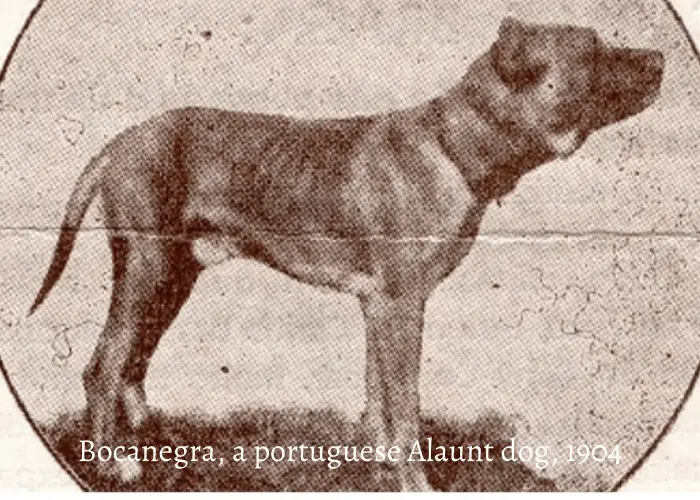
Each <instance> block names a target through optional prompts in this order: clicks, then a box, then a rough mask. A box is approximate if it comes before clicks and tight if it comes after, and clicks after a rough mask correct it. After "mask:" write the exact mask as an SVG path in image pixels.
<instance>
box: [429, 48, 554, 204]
mask: <svg viewBox="0 0 700 500" xmlns="http://www.w3.org/2000/svg"><path fill="white" fill-rule="evenodd" d="M502 87H503V84H502V83H501V82H500V80H499V78H498V76H497V75H496V74H495V71H494V70H493V67H492V66H491V63H490V58H489V55H488V54H487V55H485V56H482V57H481V58H480V59H478V60H477V61H476V62H475V63H474V64H473V65H472V66H471V67H470V69H469V72H468V73H467V75H466V76H465V77H464V78H463V79H462V81H461V82H460V83H459V84H458V85H457V86H455V87H453V88H452V89H451V90H450V91H449V92H447V94H446V95H445V96H443V97H441V98H438V99H435V100H434V101H433V102H432V103H431V106H432V107H433V109H434V113H436V114H437V115H438V116H439V119H438V120H436V123H437V124H438V128H437V131H436V135H437V138H438V140H439V141H440V143H441V146H442V148H443V150H444V151H445V153H446V154H447V155H448V156H449V157H450V159H451V160H452V161H453V162H454V163H455V164H457V165H458V166H459V167H460V169H461V171H462V175H463V176H464V179H465V181H466V182H467V184H468V185H469V186H470V187H471V189H472V191H473V193H474V194H475V195H477V196H478V197H479V198H481V199H482V200H484V201H490V200H493V199H497V198H500V197H502V196H505V195H506V194H508V193H509V192H510V191H512V190H513V189H514V188H515V186H516V185H517V183H518V180H519V179H520V178H521V177H522V176H523V175H524V174H525V173H527V172H529V171H531V170H533V169H534V168H536V167H538V166H539V165H542V164H543V163H546V162H548V161H551V160H552V159H554V155H553V154H552V153H551V152H549V151H546V150H545V149H544V148H543V147H542V145H541V144H540V143H538V142H536V141H534V140H533V139H532V138H531V137H529V136H528V135H527V134H526V133H524V132H523V131H522V130H519V129H517V128H516V127H515V126H514V125H513V124H512V123H509V122H508V121H507V120H505V119H503V116H502V115H503V113H502V111H503V110H502V109H499V103H500V102H502V97H501V95H500V94H502V92H501V91H502V90H503V89H502Z"/></svg>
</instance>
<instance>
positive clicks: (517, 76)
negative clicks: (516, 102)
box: [491, 17, 547, 91]
mask: <svg viewBox="0 0 700 500" xmlns="http://www.w3.org/2000/svg"><path fill="white" fill-rule="evenodd" d="M531 36H532V34H531V32H530V30H529V29H528V27H527V25H525V24H524V23H522V22H520V21H518V20H517V19H514V18H512V17H507V18H505V19H504V20H503V22H502V23H501V27H500V28H499V30H498V40H497V41H496V43H495V44H494V45H493V47H492V48H491V58H492V64H493V67H494V69H495V71H496V73H497V74H498V76H499V77H500V78H501V80H502V81H503V83H505V84H506V85H507V86H508V87H510V88H511V89H513V90H516V91H517V90H522V89H524V88H526V87H528V86H530V85H533V84H535V83H537V82H538V81H539V80H540V78H541V77H542V76H543V75H544V72H545V70H546V69H547V68H546V67H545V66H544V65H542V64H536V63H535V62H534V61H532V59H531V57H530V55H529V51H528V38H529V37H531Z"/></svg>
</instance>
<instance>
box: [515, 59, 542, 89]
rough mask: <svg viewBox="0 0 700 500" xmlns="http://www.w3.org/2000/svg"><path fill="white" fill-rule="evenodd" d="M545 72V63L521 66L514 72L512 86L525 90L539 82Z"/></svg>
mask: <svg viewBox="0 0 700 500" xmlns="http://www.w3.org/2000/svg"><path fill="white" fill-rule="evenodd" d="M546 73H547V65H546V64H538V65H535V66H528V67H525V68H522V69H521V70H519V71H518V72H517V73H516V74H515V78H514V79H513V82H512V83H513V87H514V88H515V89H516V90H525V89H526V88H528V87H532V86H534V85H536V84H537V83H539V82H540V81H541V80H542V78H543V77H544V75H545V74H546Z"/></svg>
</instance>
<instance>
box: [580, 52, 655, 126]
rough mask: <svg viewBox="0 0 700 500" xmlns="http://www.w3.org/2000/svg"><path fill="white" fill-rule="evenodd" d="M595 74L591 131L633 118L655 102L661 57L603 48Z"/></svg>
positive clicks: (648, 53)
mask: <svg viewBox="0 0 700 500" xmlns="http://www.w3.org/2000/svg"><path fill="white" fill-rule="evenodd" d="M596 73H597V75H596V84H595V86H594V91H593V94H594V95H593V110H592V111H593V120H592V127H591V129H592V130H596V129H599V128H602V127H604V126H606V125H609V124H612V123H615V122H618V121H620V120H623V119H625V118H628V117H630V116H633V115H636V114H637V113H640V112H641V111H643V110H644V109H646V108H647V107H649V106H650V105H651V104H652V103H653V102H654V101H655V100H656V98H657V97H658V95H659V91H660V89H661V82H662V80H663V74H664V56H663V54H662V53H661V52H659V51H656V50H641V49H617V48H606V49H604V50H603V51H602V53H601V54H600V57H599V59H598V64H597V71H596Z"/></svg>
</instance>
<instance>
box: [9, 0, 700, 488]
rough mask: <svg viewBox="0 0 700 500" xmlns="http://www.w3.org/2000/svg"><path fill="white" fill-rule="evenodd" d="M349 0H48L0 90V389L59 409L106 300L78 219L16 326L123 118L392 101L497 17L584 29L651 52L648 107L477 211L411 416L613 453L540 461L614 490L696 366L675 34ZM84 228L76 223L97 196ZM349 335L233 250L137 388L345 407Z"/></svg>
mask: <svg viewBox="0 0 700 500" xmlns="http://www.w3.org/2000/svg"><path fill="white" fill-rule="evenodd" d="M351 5H352V6H350V5H348V2H343V1H330V0H317V1H295V2H284V1H281V0H280V1H276V0H275V1H270V0H267V1H258V2H252V1H249V0H245V1H237V2H235V3H231V5H228V4H227V5H225V6H222V3H221V2H216V1H214V0H210V1H201V0H199V1H187V0H174V1H169V2H151V3H150V4H144V2H141V1H140V0H139V1H137V0H120V1H119V2H114V1H112V0H109V1H108V0H95V1H92V2H79V1H77V0H76V1H71V0H48V1H47V4H46V5H45V7H43V8H42V10H41V11H40V13H39V15H38V16H37V18H36V20H35V22H34V23H33V25H32V27H31V29H30V30H29V31H28V34H27V36H26V37H25V38H24V39H23V41H22V43H21V44H20V46H19V49H18V51H17V53H16V56H15V58H14V60H13V62H12V65H11V66H10V69H9V72H8V74H7V78H6V81H5V82H3V83H2V86H1V87H0V179H2V180H1V181H0V227H2V228H3V230H2V232H0V239H2V242H1V243H0V244H1V245H2V248H3V249H4V251H3V252H2V254H1V255H0V357H2V360H3V362H4V363H5V366H6V368H7V370H8V372H9V373H10V378H11V381H12V383H13V384H14V385H15V387H16V389H17V390H18V391H19V393H20V395H21V397H22V399H23V400H24V401H25V403H26V404H27V406H28V408H29V412H30V415H31V416H32V417H33V418H35V419H38V420H40V421H47V420H50V419H52V418H54V417H55V416H56V415H57V414H59V413H61V412H64V411H70V410H73V409H77V408H80V407H81V406H82V405H83V404H84V399H83V392H82V387H81V385H80V372H81V370H82V368H83V366H84V365H85V363H86V362H87V359H88V357H89V355H90V353H91V352H92V349H93V347H94V344H95V341H96V339H97V336H98V334H99V331H100V326H101V324H102V323H103V322H104V319H105V315H106V306H107V300H108V297H109V286H110V283H109V273H110V269H109V255H108V251H107V246H106V244H105V240H104V235H103V234H102V232H101V231H99V230H93V231H86V232H85V233H83V235H82V236H81V237H80V239H79V242H78V245H77V247H76V249H75V251H74V253H73V256H72V259H71V263H70V264H69V267H68V269H67V272H66V273H65V275H64V278H63V279H62V281H61V282H60V284H59V285H58V286H57V287H56V290H55V292H54V293H53V295H52V296H51V298H50V300H49V301H48V302H47V304H46V305H45V306H44V307H43V308H42V310H41V311H40V312H39V313H38V314H37V315H36V316H35V317H33V318H31V319H29V320H27V319H25V318H24V315H25V311H26V310H27V308H28V306H29V304H30V303H31V301H32V299H33V297H34V294H35V291H36V290H37V289H38V286H39V284H40V282H41V279H42V277H43V273H44V272H45V271H46V268H47V266H48V263H49V260H50V254H51V251H52V249H53V245H54V243H55V239H56V232H55V228H56V226H57V225H58V223H59V222H60V219H61V216H62V213H63V207H64V204H65V202H66V200H67V198H68V195H69V193H70V190H71V188H72V185H73V183H74V181H75V179H76V178H77V176H78V174H79V173H80V171H81V170H82V169H83V168H84V166H85V165H86V163H87V161H88V159H89V158H90V156H92V155H94V154H95V153H97V152H98V151H99V150H100V148H101V147H102V146H103V145H104V143H105V142H106V141H107V140H108V139H109V138H110V137H112V136H113V135H114V134H115V133H117V132H118V131H120V130H122V129H123V128H125V127H126V126H129V125H131V124H135V123H138V122H139V121H140V120H142V119H144V118H146V117H148V116H150V115H152V114H153V113H155V112H157V111H161V110H165V109H169V108H172V107H176V106H180V105H185V104H188V105H206V106H218V107H226V108H235V109H245V110H254V111H265V112H283V113H287V114H292V115H296V116H305V117H309V116H341V115H351V114H358V113H371V112H380V111H385V110H388V109H392V108H395V107H404V106H409V105H412V104H417V103H419V102H421V101H423V100H425V99H428V98H430V97H432V96H434V95H437V94H439V93H441V92H443V91H444V90H445V89H447V88H449V87H450V86H451V85H453V84H454V83H455V82H456V81H457V79H458V78H459V77H461V76H462V74H463V73H464V72H465V71H466V68H467V66H468V64H469V63H470V62H471V61H472V60H473V59H474V58H475V57H476V56H477V55H478V54H480V53H482V52H483V51H485V50H487V48H488V46H489V45H490V43H492V41H493V40H494V38H495V33H496V30H497V28H498V24H499V22H500V20H501V19H502V18H503V17H504V16H505V15H506V14H511V15H516V16H518V17H521V18H524V19H526V20H531V21H556V22H565V23H573V24H580V25H590V26H593V27H595V28H597V29H599V30H600V32H601V34H602V36H603V37H604V38H605V39H606V40H608V41H610V42H611V43H616V44H624V45H631V46H644V47H651V48H658V49H660V50H663V51H664V53H665V54H666V56H667V60H668V66H667V78H666V80H665V84H664V87H663V89H662V95H661V98H660V99H659V101H658V102H657V103H656V104H655V106H654V107H653V109H650V110H648V111H646V112H644V113H643V114H642V115H639V116H638V117H635V118H633V119H630V120H629V121H627V122H625V123H624V124H622V125H618V126H615V127H611V128H609V129H608V130H606V131H604V132H602V133H599V134H598V135H596V136H593V137H592V138H591V139H590V140H589V142H588V143H587V144H586V145H585V146H584V148H583V149H582V150H581V151H580V152H579V153H578V154H577V155H576V156H575V157H574V158H572V159H571V160H569V161H567V162H555V163H552V164H549V165H547V166H545V167H543V168H541V169H540V170H539V171H537V172H535V173H533V174H531V175H529V176H528V177H526V178H525V179H524V180H523V182H522V183H521V185H520V186H519V188H518V189H517V190H516V191H515V192H514V193H513V194H512V195H511V196H509V197H507V198H506V199H505V200H504V203H503V205H502V206H501V207H497V206H495V205H494V206H493V207H492V208H491V209H490V211H489V213H488V215H487V217H486V220H485V222H484V224H483V226H482V234H481V238H480V240H479V242H478V244H477V245H476V246H475V248H474V250H473V252H472V254H471V255H470V257H469V258H468V259H467V260H466V261H465V262H464V263H463V265H462V266H461V267H460V268H459V269H458V271H457V272H456V274H455V275H454V276H453V278H452V279H450V280H449V281H447V282H446V283H445V284H444V285H443V286H442V287H441V288H440V289H439V290H438V291H437V292H436V294H435V295H434V297H433V299H432V301H431V303H430V305H429V310H428V320H427V325H426V336H425V355H424V364H423V373H422V385H421V391H422V397H423V407H424V410H425V411H426V412H427V413H433V414H435V413H437V414H441V415H451V416H455V417H458V418H460V419H464V420H472V419H474V418H475V417H477V416H478V415H480V414H481V413H483V412H484V411H485V410H493V411H496V412H498V413H500V414H503V415H505V416H509V417H510V418H512V419H513V420H514V421H515V422H517V424H518V435H517V437H518V438H519V440H520V442H521V443H522V444H530V445H549V446H554V447H557V448H559V449H561V450H562V451H563V449H564V448H563V447H564V446H565V445H568V444H579V443H588V444H590V445H594V444H603V445H605V446H608V447H609V448H611V447H612V446H614V445H616V444H618V443H619V444H621V446H622V450H623V459H624V460H623V464H622V465H620V466H615V465H611V464H607V465H605V464H604V465H602V466H599V467H590V466H585V467H580V468H576V467H574V466H572V465H557V466H555V467H553V468H550V469H548V470H547V473H548V474H549V475H550V476H552V477H554V478H555V479H556V480H557V482H558V484H559V485H560V486H562V487H569V488H574V489H578V488H589V487H595V486H597V485H600V484H601V483H602V484H610V483H613V482H615V480H617V479H619V478H620V477H622V476H623V475H624V473H625V472H626V471H627V470H628V469H629V468H630V467H631V466H632V465H633V464H634V463H635V462H636V460H637V459H638V458H639V457H641V456H642V455H643V454H644V452H645V450H646V449H647V447H648V446H649V444H650V443H651V442H652V441H653V440H654V439H655V438H656V437H657V436H658V435H659V433H660V431H661V429H662V428H663V426H664V425H665V423H666V422H667V420H668V417H669V416H670V415H671V413H672V412H673V411H674V410H675V408H676V407H677V405H678V404H679V402H680V400H681V398H682V396H683V393H684V392H685V390H686V389H687V387H688V384H689V382H690V380H691V377H692V374H693V372H694V370H695V367H696V365H697V364H698V361H699V359H700V356H699V353H700V350H699V349H698V347H697V342H698V333H697V332H698V326H700V325H699V323H700V312H699V311H700V307H699V306H700V298H698V294H697V292H696V284H697V283H698V280H699V279H700V262H698V256H699V255H700V254H699V250H698V244H697V239H698V238H697V231H698V227H700V206H699V204H700V191H699V189H698V187H697V185H696V184H695V183H694V182H692V181H693V180H694V179H695V178H696V176H697V169H698V167H697V166H696V160H695V158H696V157H697V154H698V147H699V145H698V141H697V137H698V132H700V131H699V130H698V127H699V126H700V125H698V123H700V121H699V120H698V119H699V118H700V94H699V91H700V86H699V85H698V83H697V82H698V77H699V76H700V66H698V64H697V61H695V60H694V59H693V56H692V51H691V48H690V45H689V44H688V43H687V41H686V40H685V38H684V36H683V34H682V31H681V29H680V27H679V26H678V25H677V24H676V23H675V21H674V20H673V17H672V15H671V13H670V11H669V10H668V9H667V8H665V7H664V5H663V4H662V3H661V2H660V1H659V0H654V1H651V0H649V1H631V0H629V1H627V0H623V1H612V0H609V1H593V2H591V1H588V2H577V1H573V0H572V1H566V2H565V1H552V0H541V1H536V2H533V1H528V2H525V1H523V2H498V1H492V2H483V1H466V0H460V1H455V2H448V1H427V0H426V1H398V0H395V1H388V0H386V1H379V0H375V1H372V2H369V1H368V2H353V3H352V4H351ZM86 226H87V227H92V228H93V229H99V226H100V218H99V209H95V210H93V211H92V212H91V216H90V217H89V218H88V221H87V224H86ZM361 328H362V323H361V317H360V315H359V308H358V307H357V305H356V304H355V303H354V301H353V299H351V298H349V297H344V296H340V295H336V294H333V293H330V292H324V291H319V290H315V289H312V288H310V287H308V286H304V285H301V284H297V283H296V282H293V281H292V280H290V279H288V278H285V277H283V276H281V275H278V274H275V273H274V272H272V271H269V270H266V269H264V268H262V267H260V266H258V265H256V264H251V263H232V264H230V265H226V266H221V267H219V268H217V269H214V270H210V271H208V272H207V273H205V274H203V275H202V277H201V279H200V282H199V283H198V285H197V288H196V290H195V292H194V294H193V297H192V299H191V300H190V301H189V302H188V304H187V305H186V306H185V308H184V309H183V311H182V314H181V316H180V317H179V318H178V320H177V322H176V324H175V325H174V326H173V327H172V328H171V330H170V332H169V334H168V335H167V336H166V337H165V338H164V340H163V342H162V343H161V347H160V349H159V351H158V352H157V354H156V356H155V358H154V363H153V365H152V368H151V371H150V373H149V378H148V381H147V390H148V393H149V397H150V402H151V403H152V404H154V405H156V406H158V407H161V408H163V409H166V410H168V411H172V412H183V411H187V410H189V409H197V410H200V411H205V412H209V413H214V414H219V413H222V412H225V411H227V410H230V409H234V408H240V407H247V406H251V405H254V406H260V405H264V406H295V405H301V406H303V407H311V408H321V407H333V408H336V409H339V410H341V411H343V412H345V413H347V414H348V415H349V416H350V417H351V418H356V417H357V416H358V414H359V411H360V410H361V408H362V403H363V388H362V375H363V366H364V360H363V353H364V348H363V335H362V329H361ZM223 367H226V368H228V370H222V368H223ZM224 371H227V372H228V373H224Z"/></svg>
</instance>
